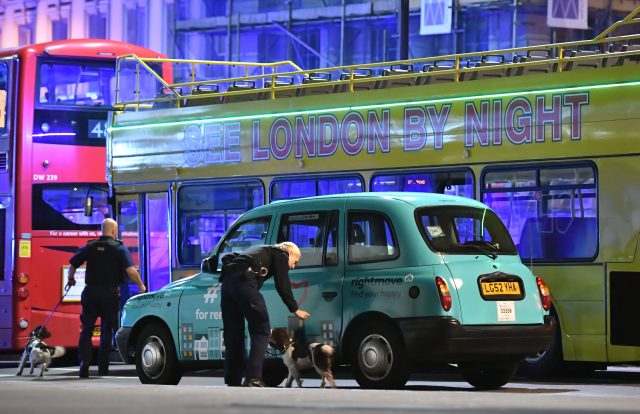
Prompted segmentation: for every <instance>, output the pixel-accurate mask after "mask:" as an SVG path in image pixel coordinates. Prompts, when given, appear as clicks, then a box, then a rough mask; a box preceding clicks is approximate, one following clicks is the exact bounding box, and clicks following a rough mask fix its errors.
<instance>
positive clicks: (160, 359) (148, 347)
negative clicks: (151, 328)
mask: <svg viewBox="0 0 640 414" xmlns="http://www.w3.org/2000/svg"><path fill="white" fill-rule="evenodd" d="M165 355H166V351H165V348H164V344H163V343H162V340H161V339H160V338H158V337H157V336H150V337H149V338H147V340H146V342H145V344H144V346H143V347H142V353H141V356H140V359H141V362H142V369H143V370H144V372H145V373H146V374H147V375H148V376H149V377H150V378H157V377H158V376H160V374H162V371H163V370H164V366H165V363H166V359H165Z"/></svg>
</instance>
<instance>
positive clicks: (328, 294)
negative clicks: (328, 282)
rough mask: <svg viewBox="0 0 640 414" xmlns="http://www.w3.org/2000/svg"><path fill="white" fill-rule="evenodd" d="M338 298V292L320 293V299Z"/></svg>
mask: <svg viewBox="0 0 640 414" xmlns="http://www.w3.org/2000/svg"><path fill="white" fill-rule="evenodd" d="M336 296H338V292H322V297H323V298H325V299H333V298H335V297H336Z"/></svg>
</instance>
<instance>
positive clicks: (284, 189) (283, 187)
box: [269, 177, 363, 201]
mask: <svg viewBox="0 0 640 414" xmlns="http://www.w3.org/2000/svg"><path fill="white" fill-rule="evenodd" d="M362 190H363V186H362V179H361V178H360V177H326V178H310V179H304V180H291V179H282V180H279V179H275V180H273V183H272V184H271V194H270V195H269V200H270V201H276V200H287V199H291V198H300V197H311V196H317V195H329V194H343V193H360V192H362Z"/></svg>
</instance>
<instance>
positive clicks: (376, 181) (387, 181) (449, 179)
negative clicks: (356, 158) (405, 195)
mask: <svg viewBox="0 0 640 414" xmlns="http://www.w3.org/2000/svg"><path fill="white" fill-rule="evenodd" d="M371 191H416V192H420V193H440V194H451V195H458V196H463V197H467V198H473V173H472V172H471V170H465V171H442V172H439V171H434V172H413V173H410V174H379V175H376V176H374V177H373V179H372V180H371Z"/></svg>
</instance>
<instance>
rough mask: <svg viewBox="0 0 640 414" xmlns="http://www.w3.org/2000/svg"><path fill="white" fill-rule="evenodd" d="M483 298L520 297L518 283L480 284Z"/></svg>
mask: <svg viewBox="0 0 640 414" xmlns="http://www.w3.org/2000/svg"><path fill="white" fill-rule="evenodd" d="M480 286H481V287H482V295H483V296H520V295H522V292H521V291H520V283H518V282H481V283H480Z"/></svg>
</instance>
